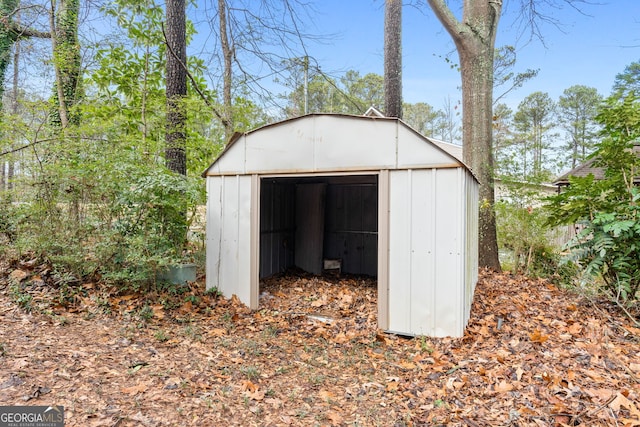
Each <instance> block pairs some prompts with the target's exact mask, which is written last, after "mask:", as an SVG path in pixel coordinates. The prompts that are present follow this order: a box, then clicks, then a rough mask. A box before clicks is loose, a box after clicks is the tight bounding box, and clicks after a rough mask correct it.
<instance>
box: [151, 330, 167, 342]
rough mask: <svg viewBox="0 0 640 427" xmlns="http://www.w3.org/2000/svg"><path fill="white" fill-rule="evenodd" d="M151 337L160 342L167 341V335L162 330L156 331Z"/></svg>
mask: <svg viewBox="0 0 640 427" xmlns="http://www.w3.org/2000/svg"><path fill="white" fill-rule="evenodd" d="M153 336H154V337H155V338H156V339H157V340H158V341H160V342H166V341H169V335H167V333H166V332H165V331H164V330H162V329H158V330H157V331H156V333H155V334H153Z"/></svg>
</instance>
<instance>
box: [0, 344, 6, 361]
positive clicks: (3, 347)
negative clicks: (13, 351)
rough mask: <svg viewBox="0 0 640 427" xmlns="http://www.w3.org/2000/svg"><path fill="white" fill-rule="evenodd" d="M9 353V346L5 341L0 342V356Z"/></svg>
mask: <svg viewBox="0 0 640 427" xmlns="http://www.w3.org/2000/svg"><path fill="white" fill-rule="evenodd" d="M6 355H7V346H6V345H5V343H2V342H0V357H2V356H6Z"/></svg>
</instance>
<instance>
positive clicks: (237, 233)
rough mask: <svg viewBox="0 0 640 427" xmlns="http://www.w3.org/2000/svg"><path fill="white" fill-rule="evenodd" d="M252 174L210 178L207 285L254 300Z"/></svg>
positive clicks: (247, 300) (246, 300)
mask: <svg viewBox="0 0 640 427" xmlns="http://www.w3.org/2000/svg"><path fill="white" fill-rule="evenodd" d="M250 261H251V176H246V175H244V176H239V175H236V176H230V177H224V176H222V177H208V178H207V288H208V289H209V288H212V287H216V288H218V289H219V290H220V291H221V292H222V293H223V294H224V295H227V296H231V295H234V294H235V295H237V296H238V297H239V298H240V300H241V301H245V302H246V303H247V304H249V302H250V301H251V287H250V283H251V269H250Z"/></svg>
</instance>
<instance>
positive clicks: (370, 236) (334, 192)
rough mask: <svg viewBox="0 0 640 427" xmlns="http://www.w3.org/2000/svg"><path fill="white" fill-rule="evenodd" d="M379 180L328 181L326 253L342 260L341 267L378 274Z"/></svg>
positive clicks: (372, 274)
mask: <svg viewBox="0 0 640 427" xmlns="http://www.w3.org/2000/svg"><path fill="white" fill-rule="evenodd" d="M377 247H378V186H377V183H375V182H371V183H368V182H367V183H350V184H340V183H329V186H328V187H327V201H326V224H325V247H324V257H325V258H330V259H341V260H342V271H343V272H345V273H353V274H367V275H370V276H375V275H376V274H377V257H378V249H377Z"/></svg>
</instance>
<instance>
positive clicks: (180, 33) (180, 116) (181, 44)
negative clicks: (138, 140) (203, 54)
mask: <svg viewBox="0 0 640 427" xmlns="http://www.w3.org/2000/svg"><path fill="white" fill-rule="evenodd" d="M185 8H186V6H185V0H168V1H167V2H166V15H167V16H166V30H167V31H166V42H167V45H168V47H169V51H170V52H169V53H168V54H167V66H166V85H167V86H166V95H167V132H166V137H165V144H166V146H165V157H166V162H167V167H168V168H169V169H170V170H172V171H174V172H176V173H179V174H181V175H186V174H187V153H186V141H187V136H186V108H185V105H184V101H185V97H186V95H187V70H186V68H185V67H186V64H187V45H186V10H185Z"/></svg>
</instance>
